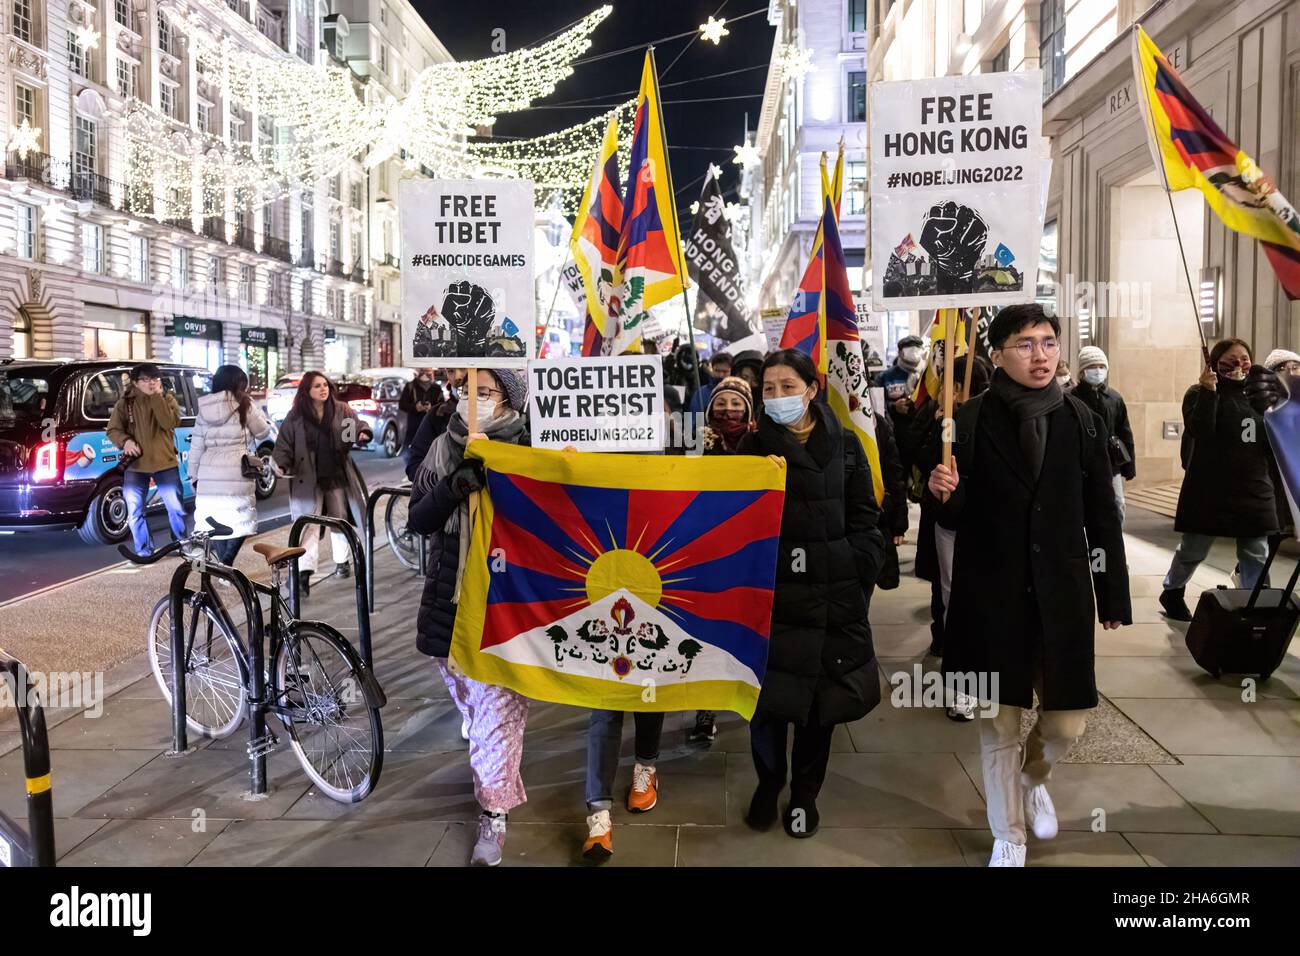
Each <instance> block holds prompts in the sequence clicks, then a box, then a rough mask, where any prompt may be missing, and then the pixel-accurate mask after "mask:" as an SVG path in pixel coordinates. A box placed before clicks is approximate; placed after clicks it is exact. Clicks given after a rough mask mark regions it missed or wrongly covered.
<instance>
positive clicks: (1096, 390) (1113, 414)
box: [959, 382, 1137, 481]
mask: <svg viewBox="0 0 1300 956" xmlns="http://www.w3.org/2000/svg"><path fill="white" fill-rule="evenodd" d="M1074 395H1075V397H1076V398H1078V399H1080V400H1081V401H1082V402H1083V404H1085V405H1087V406H1088V407H1089V408H1091V409H1092V410H1093V412H1095V413H1096V415H1097V417H1098V418H1100V419H1101V420H1102V422H1103V424H1105V426H1106V434H1107V435H1113V436H1114V437H1116V438H1118V439H1119V440H1120V441H1121V442H1123V444H1124V447H1125V448H1126V449H1127V450H1128V457H1129V462H1128V464H1127V465H1125V466H1124V467H1123V468H1121V469H1120V471H1119V473H1120V474H1121V475H1123V476H1124V478H1125V479H1126V480H1129V481H1131V480H1133V479H1134V478H1136V477H1137V451H1136V449H1135V447H1134V445H1133V428H1132V426H1131V425H1129V422H1128V406H1127V405H1125V404H1124V396H1123V395H1121V394H1120V393H1119V392H1117V391H1115V390H1114V389H1113V388H1111V387H1110V386H1109V385H1105V384H1102V385H1089V384H1088V383H1087V382H1080V383H1079V384H1078V385H1076V386H1074ZM959 467H960V466H959Z"/></svg>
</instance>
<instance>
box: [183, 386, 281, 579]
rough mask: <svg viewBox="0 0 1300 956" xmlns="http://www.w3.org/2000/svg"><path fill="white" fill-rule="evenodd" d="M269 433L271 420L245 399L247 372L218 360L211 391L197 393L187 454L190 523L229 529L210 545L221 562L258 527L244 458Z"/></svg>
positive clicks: (229, 558)
mask: <svg viewBox="0 0 1300 956" xmlns="http://www.w3.org/2000/svg"><path fill="white" fill-rule="evenodd" d="M270 434H271V424H270V422H268V421H267V420H266V417H265V416H264V415H263V414H262V412H261V410H260V409H258V408H257V406H256V405H254V404H253V402H252V399H250V398H249V395H248V375H247V373H245V372H244V370H243V369H242V368H240V367H239V366H238V365H222V366H221V367H220V368H218V369H217V371H216V373H215V374H214V375H213V376H212V393H211V394H209V395H204V396H202V397H200V398H199V412H198V415H197V416H196V419H195V423H194V432H193V436H192V438H191V440H190V455H189V459H188V467H189V475H190V484H192V485H193V486H194V493H195V494H194V527H196V528H199V529H201V530H202V529H206V528H207V527H208V523H207V521H208V519H209V518H211V519H212V520H213V521H216V522H217V523H219V524H223V525H226V526H227V527H229V528H230V529H231V532H232V533H231V535H230V536H229V537H228V538H225V539H224V540H222V539H218V541H217V545H216V547H215V549H214V553H215V555H216V558H217V561H219V562H220V563H221V564H226V565H230V564H234V562H235V556H236V555H237V554H239V549H240V547H241V546H242V545H243V543H244V539H245V538H246V537H248V536H249V535H250V534H255V533H256V532H257V490H256V479H253V478H245V477H244V459H245V458H246V457H247V458H249V459H251V460H253V461H256V460H257V459H256V456H254V455H252V454H250V452H249V447H250V445H252V443H253V441H259V442H260V441H261V440H262V439H264V438H266V437H267V436H268V435H270ZM258 464H259V465H260V462H258ZM200 479H202V481H203V484H202V485H200V484H199V480H200Z"/></svg>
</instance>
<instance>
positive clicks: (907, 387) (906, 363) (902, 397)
mask: <svg viewBox="0 0 1300 956" xmlns="http://www.w3.org/2000/svg"><path fill="white" fill-rule="evenodd" d="M924 356H925V340H924V339H922V338H921V337H920V336H919V335H907V336H904V337H903V338H901V339H899V340H898V356H897V357H896V358H895V359H894V364H893V365H892V366H890V367H889V368H887V369H885V370H884V371H883V372H881V373H880V374H879V375H878V376H877V377H876V384H877V385H879V386H880V387H881V388H883V389H884V390H885V409H886V411H887V412H888V414H889V423H890V425H891V426H893V430H894V435H895V436H900V435H906V434H908V433H909V432H910V430H911V423H912V421H913V415H914V413H915V411H916V409H915V407H914V406H913V404H912V393H913V392H914V391H916V384H917V382H918V381H919V380H920V368H921V360H922V359H923V358H924ZM898 450H899V463H900V465H901V466H902V469H903V474H904V475H906V476H907V480H908V481H909V482H910V481H911V474H912V464H913V462H912V456H911V455H910V454H909V450H908V449H907V447H906V443H903V444H900V445H899V448H898Z"/></svg>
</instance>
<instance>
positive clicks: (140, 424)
mask: <svg viewBox="0 0 1300 956" xmlns="http://www.w3.org/2000/svg"><path fill="white" fill-rule="evenodd" d="M129 378H130V384H128V385H127V387H126V390H125V391H124V392H123V393H122V397H121V398H119V399H118V400H117V403H116V404H115V405H114V406H113V412H112V414H111V415H110V416H109V419H108V427H107V428H106V429H105V434H107V435H108V440H109V441H110V442H112V443H113V444H114V445H116V446H117V447H118V448H120V449H121V450H122V455H121V460H122V461H125V462H127V465H126V470H125V471H124V472H123V473H122V496H123V497H124V498H125V499H126V513H127V524H128V526H129V527H130V529H131V544H132V546H133V547H134V548H135V553H136V554H138V555H141V556H142V557H144V556H148V555H150V554H153V538H152V536H151V535H150V533H149V522H148V521H147V520H146V519H145V507H146V505H147V502H148V497H149V482H150V481H152V482H153V483H154V486H155V487H156V488H157V489H158V497H160V498H161V499H162V501H163V505H164V506H165V507H166V508H167V523H168V525H170V527H171V534H172V540H174V541H175V540H179V539H180V538H183V537H185V506H184V505H183V504H182V502H181V470H180V464H181V461H180V456H179V455H178V454H177V451H176V428H177V426H179V425H180V423H181V408H180V405H179V404H177V402H176V396H175V395H173V394H172V393H171V392H170V391H168V390H167V389H165V388H164V387H163V380H162V372H161V371H160V370H159V368H158V366H157V365H155V364H154V363H153V362H141V363H139V364H138V365H135V366H133V367H132V369H131V371H130V373H129Z"/></svg>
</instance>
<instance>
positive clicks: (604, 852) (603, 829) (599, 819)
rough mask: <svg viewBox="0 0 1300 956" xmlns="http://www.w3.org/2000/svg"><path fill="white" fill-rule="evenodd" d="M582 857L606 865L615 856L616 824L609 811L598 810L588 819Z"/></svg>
mask: <svg viewBox="0 0 1300 956" xmlns="http://www.w3.org/2000/svg"><path fill="white" fill-rule="evenodd" d="M582 855H583V857H584V858H585V859H587V860H590V861H591V862H592V863H604V862H605V861H606V860H608V859H609V858H610V857H611V856H613V855H614V824H613V823H611V822H610V819H609V811H608V810H597V811H596V812H595V813H593V814H592V815H591V816H589V817H587V839H586V840H584V841H583V844H582Z"/></svg>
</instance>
